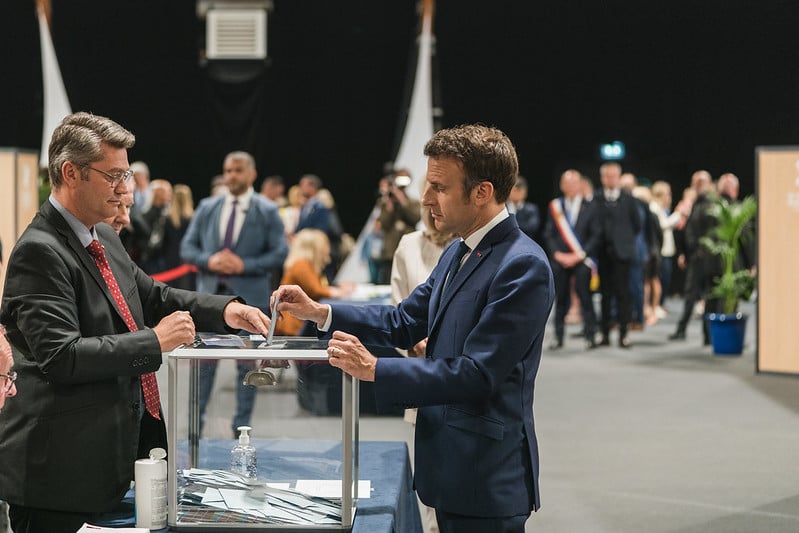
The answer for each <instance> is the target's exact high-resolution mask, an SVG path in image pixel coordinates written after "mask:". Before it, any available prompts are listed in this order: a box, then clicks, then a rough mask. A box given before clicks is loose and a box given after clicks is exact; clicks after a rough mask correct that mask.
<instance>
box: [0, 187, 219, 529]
mask: <svg viewBox="0 0 799 533" xmlns="http://www.w3.org/2000/svg"><path fill="white" fill-rule="evenodd" d="M95 228H96V229H97V236H98V238H99V240H100V242H101V243H102V244H103V247H104V248H105V253H106V257H107V258H108V262H109V263H110V266H111V270H112V271H113V273H114V277H115V278H116V280H117V283H118V284H119V288H120V291H121V292H122V295H123V296H124V297H125V301H126V302H127V304H128V307H129V308H130V312H131V314H132V315H133V319H134V320H135V321H136V324H137V325H138V327H139V331H136V332H130V331H129V330H128V328H127V326H126V325H125V322H124V321H123V319H122V315H121V314H120V311H119V309H118V308H117V305H116V303H115V302H114V298H113V297H112V296H111V292H110V291H109V290H108V287H107V286H106V284H105V282H104V281H103V278H102V275H101V274H100V270H99V269H98V268H97V265H96V264H95V263H94V259H93V258H92V256H91V255H90V254H89V252H88V251H87V250H86V249H85V248H83V246H82V245H81V243H80V240H79V239H78V237H77V236H76V235H75V233H74V232H73V231H72V229H71V228H70V227H69V225H68V224H67V222H66V220H64V217H62V216H61V214H60V213H59V212H58V211H57V210H56V208H55V207H53V205H52V204H51V203H50V202H49V201H45V202H44V204H42V207H41V208H40V210H39V213H38V214H37V215H36V217H35V218H34V219H33V221H32V222H31V224H30V225H29V226H28V228H27V229H26V230H25V232H24V233H23V234H22V236H21V237H20V239H19V241H17V243H16V246H14V250H13V251H12V252H11V258H10V260H9V262H8V275H7V277H6V285H5V289H4V292H3V305H2V309H1V310H0V321H2V322H3V323H4V324H5V325H6V326H7V328H8V339H9V341H10V343H11V345H12V348H13V350H14V370H16V372H17V374H18V375H19V377H18V378H17V387H18V388H17V397H16V398H14V401H10V402H7V403H6V405H5V407H4V408H3V412H2V413H0V498H1V499H3V500H6V501H8V502H10V503H12V504H16V505H22V506H27V507H36V508H40V509H52V510H57V511H72V512H96V513H101V512H108V511H110V510H112V509H113V508H114V506H115V505H116V504H118V503H119V502H120V501H121V500H122V497H123V496H124V494H125V492H126V491H127V490H128V488H129V487H130V481H131V479H133V464H134V461H135V460H136V458H137V457H136V456H137V451H138V443H139V431H140V419H141V404H140V398H141V383H140V379H139V376H140V375H141V374H143V373H146V372H154V371H155V370H157V369H158V367H159V366H160V365H161V347H160V344H159V343H158V338H157V337H156V335H155V333H154V332H153V330H151V329H148V326H149V327H151V326H155V325H156V324H157V323H158V322H159V321H160V320H161V319H162V318H163V317H165V316H166V315H168V314H170V313H172V312H174V311H178V310H185V311H189V312H190V313H191V316H192V318H193V319H194V323H195V325H196V326H197V330H198V331H226V330H227V328H226V326H225V323H224V320H223V316H222V313H223V309H224V307H225V305H227V303H228V302H229V301H230V300H232V297H230V296H212V295H206V294H197V293H195V292H190V291H184V290H180V289H175V288H171V287H169V286H167V285H164V284H163V283H159V282H157V281H154V280H153V279H152V278H151V277H149V276H148V275H147V274H145V273H144V272H143V271H142V270H141V269H140V268H138V267H137V266H136V264H135V263H133V261H132V260H131V259H130V257H129V256H128V254H127V253H126V252H125V249H124V248H123V246H122V243H121V242H120V240H119V238H118V237H117V235H116V234H115V233H114V230H113V229H111V227H110V226H108V225H106V224H97V225H96V226H95ZM228 331H229V330H228ZM162 423H163V422H162Z"/></svg>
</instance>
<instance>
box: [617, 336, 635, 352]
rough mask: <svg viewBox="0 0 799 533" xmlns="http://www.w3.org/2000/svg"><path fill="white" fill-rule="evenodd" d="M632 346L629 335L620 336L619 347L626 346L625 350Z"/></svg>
mask: <svg viewBox="0 0 799 533" xmlns="http://www.w3.org/2000/svg"><path fill="white" fill-rule="evenodd" d="M630 346H632V345H631V344H630V339H628V338H627V337H619V348H624V349H625V350H626V349H627V348H629V347H630Z"/></svg>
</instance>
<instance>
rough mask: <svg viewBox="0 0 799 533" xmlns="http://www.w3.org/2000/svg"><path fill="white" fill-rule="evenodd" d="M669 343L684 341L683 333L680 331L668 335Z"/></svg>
mask: <svg viewBox="0 0 799 533" xmlns="http://www.w3.org/2000/svg"><path fill="white" fill-rule="evenodd" d="M669 340H670V341H684V340H685V332H684V331H682V330H677V331H675V332H674V333H672V334H671V335H669Z"/></svg>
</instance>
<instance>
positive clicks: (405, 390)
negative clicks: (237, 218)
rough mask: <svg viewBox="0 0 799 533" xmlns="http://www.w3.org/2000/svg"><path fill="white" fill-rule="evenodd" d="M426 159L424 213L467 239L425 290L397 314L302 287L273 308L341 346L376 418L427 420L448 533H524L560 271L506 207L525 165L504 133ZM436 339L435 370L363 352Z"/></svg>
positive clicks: (430, 484) (450, 139) (422, 424)
mask: <svg viewBox="0 0 799 533" xmlns="http://www.w3.org/2000/svg"><path fill="white" fill-rule="evenodd" d="M424 153H425V155H427V156H428V158H429V159H428V167H427V185H426V187H425V191H424V194H423V197H422V204H423V205H424V206H426V207H428V208H429V209H430V211H431V213H432V215H433V219H434V220H435V225H436V229H437V230H439V231H442V232H451V233H455V234H457V235H459V236H460V237H461V238H460V239H456V241H455V242H453V244H452V245H450V246H449V247H448V248H447V249H446V250H445V251H444V253H443V254H442V256H441V259H440V261H439V264H438V265H437V266H436V268H435V269H434V270H433V272H432V273H431V274H430V277H429V278H428V279H427V281H426V282H424V283H422V284H421V285H420V286H419V287H417V288H416V289H415V290H414V291H413V292H412V293H411V294H410V296H408V298H406V299H405V300H403V301H402V302H400V304H399V305H398V306H397V307H393V306H379V305H374V306H351V305H338V304H336V305H333V306H328V305H322V304H319V303H317V302H314V301H312V300H311V299H310V298H308V296H307V295H306V294H305V293H304V292H302V290H301V289H300V288H299V287H296V286H282V287H280V288H279V289H278V290H277V291H275V293H273V297H276V298H279V299H280V304H279V307H278V309H279V310H280V311H281V312H289V313H292V314H294V315H295V316H298V317H300V318H303V319H306V320H311V321H313V322H315V323H316V324H317V327H318V328H319V330H320V331H321V332H324V333H323V334H324V335H330V341H329V344H328V354H329V356H330V363H331V364H332V365H333V366H336V367H339V368H341V369H342V370H344V371H345V372H347V373H348V374H351V375H353V376H355V377H357V378H359V379H361V380H366V381H374V382H375V395H376V401H377V403H378V406H383V407H394V406H403V407H418V408H419V410H418V418H417V425H416V436H415V443H416V444H415V446H416V458H415V459H416V469H415V486H416V490H417V492H418V494H419V497H420V498H421V500H422V502H424V503H425V504H427V505H428V506H430V507H433V508H435V510H436V518H437V520H438V524H439V527H440V529H441V531H442V532H443V533H448V532H455V531H457V532H458V533H464V532H466V533H468V532H475V533H477V532H485V531H502V532H508V533H510V532H513V533H522V532H523V531H524V524H525V522H526V520H527V518H528V517H529V515H530V512H531V511H532V510H534V509H538V507H539V505H540V499H539V496H538V443H537V440H536V435H535V429H534V427H535V426H534V422H533V390H534V383H535V376H536V373H537V371H538V366H539V363H540V360H541V345H542V342H543V339H544V328H545V325H546V321H547V317H548V316H549V312H550V309H551V308H552V302H553V300H554V292H555V291H554V287H553V281H552V271H551V270H550V267H549V261H548V260H547V256H546V254H545V253H544V251H543V250H542V249H541V247H539V246H538V245H537V244H536V243H535V242H533V241H532V240H531V239H530V238H529V237H528V236H527V235H525V234H524V233H523V232H522V231H521V230H520V229H519V225H518V223H517V222H516V219H515V217H511V216H510V215H509V214H508V210H507V208H506V207H505V202H506V201H507V199H508V194H509V193H510V190H511V188H512V187H513V185H514V183H515V182H516V176H517V174H518V162H517V158H516V151H515V150H514V148H513V145H512V144H511V142H510V139H508V138H507V137H506V136H505V134H504V133H502V132H501V131H499V130H497V129H494V128H488V127H485V126H460V127H457V128H453V129H447V130H441V131H439V132H437V133H436V134H435V135H434V136H433V138H432V139H431V140H430V141H429V142H428V143H427V145H426V146H425V151H424ZM425 337H427V338H428V343H427V355H426V357H425V358H415V357H412V358H380V359H378V358H376V357H375V356H373V355H372V354H371V353H369V351H368V350H367V349H366V348H365V347H364V344H363V343H365V344H367V345H369V344H377V345H386V346H396V347H401V348H409V347H411V346H413V345H415V344H416V343H417V342H419V341H420V340H422V339H423V338H425Z"/></svg>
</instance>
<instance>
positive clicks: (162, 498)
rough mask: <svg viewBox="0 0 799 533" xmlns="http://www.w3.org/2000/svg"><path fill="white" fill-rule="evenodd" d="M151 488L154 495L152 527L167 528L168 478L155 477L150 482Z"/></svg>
mask: <svg viewBox="0 0 799 533" xmlns="http://www.w3.org/2000/svg"><path fill="white" fill-rule="evenodd" d="M150 490H151V492H150V494H151V495H152V516H151V518H152V526H151V528H153V529H162V528H165V527H166V519H167V508H166V503H167V499H166V479H153V480H152V481H151V482H150Z"/></svg>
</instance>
